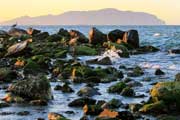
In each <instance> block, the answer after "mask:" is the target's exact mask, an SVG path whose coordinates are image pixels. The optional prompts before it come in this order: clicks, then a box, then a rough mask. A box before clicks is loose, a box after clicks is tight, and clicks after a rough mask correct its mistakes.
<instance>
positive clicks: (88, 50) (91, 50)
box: [75, 45, 98, 56]
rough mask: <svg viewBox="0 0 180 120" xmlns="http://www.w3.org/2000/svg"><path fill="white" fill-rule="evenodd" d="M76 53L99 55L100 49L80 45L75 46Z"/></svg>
mask: <svg viewBox="0 0 180 120" xmlns="http://www.w3.org/2000/svg"><path fill="white" fill-rule="evenodd" d="M75 54H76V55H87V56H91V55H97V54H98V51H97V50H96V49H95V48H91V47H88V46H85V45H79V46H76V47H75Z"/></svg>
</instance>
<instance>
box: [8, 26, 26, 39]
mask: <svg viewBox="0 0 180 120" xmlns="http://www.w3.org/2000/svg"><path fill="white" fill-rule="evenodd" d="M8 34H9V35H10V36H13V37H20V36H22V35H24V34H27V32H26V30H23V29H20V28H14V27H13V28H11V29H10V30H9V31H8Z"/></svg>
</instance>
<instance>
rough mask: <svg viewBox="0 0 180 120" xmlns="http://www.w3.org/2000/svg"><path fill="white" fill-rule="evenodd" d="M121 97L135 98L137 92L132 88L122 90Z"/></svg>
mask: <svg viewBox="0 0 180 120" xmlns="http://www.w3.org/2000/svg"><path fill="white" fill-rule="evenodd" d="M121 95H122V96H127V97H133V96H135V92H134V90H133V89H132V88H130V87H126V88H124V89H123V90H122V92H121Z"/></svg>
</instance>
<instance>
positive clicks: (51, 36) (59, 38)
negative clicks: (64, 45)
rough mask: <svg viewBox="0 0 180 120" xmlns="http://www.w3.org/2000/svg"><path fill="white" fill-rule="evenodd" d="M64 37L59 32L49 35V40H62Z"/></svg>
mask: <svg viewBox="0 0 180 120" xmlns="http://www.w3.org/2000/svg"><path fill="white" fill-rule="evenodd" d="M62 38H63V37H62V36H61V35H59V34H53V35H50V36H49V37H47V40H48V41H61V39H62Z"/></svg>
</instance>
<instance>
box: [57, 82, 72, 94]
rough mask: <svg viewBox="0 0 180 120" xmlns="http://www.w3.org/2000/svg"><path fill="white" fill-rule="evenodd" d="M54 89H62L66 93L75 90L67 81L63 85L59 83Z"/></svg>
mask: <svg viewBox="0 0 180 120" xmlns="http://www.w3.org/2000/svg"><path fill="white" fill-rule="evenodd" d="M54 90H61V91H62V92H65V93H71V92H74V90H73V89H72V88H71V87H70V86H69V85H68V84H67V83H65V84H64V85H63V86H60V85H57V86H56V87H55V88H54Z"/></svg>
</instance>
